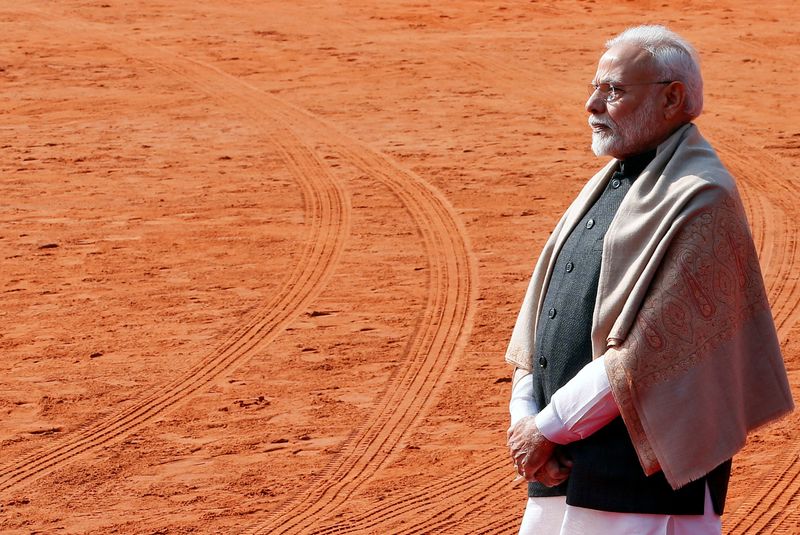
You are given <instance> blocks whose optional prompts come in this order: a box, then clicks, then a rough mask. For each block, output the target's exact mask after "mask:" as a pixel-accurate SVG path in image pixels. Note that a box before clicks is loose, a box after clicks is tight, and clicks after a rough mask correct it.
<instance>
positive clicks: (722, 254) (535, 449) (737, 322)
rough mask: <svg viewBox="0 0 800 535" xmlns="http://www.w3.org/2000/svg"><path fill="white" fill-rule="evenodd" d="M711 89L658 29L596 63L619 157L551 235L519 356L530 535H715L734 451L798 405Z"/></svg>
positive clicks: (593, 117)
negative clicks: (720, 153)
mask: <svg viewBox="0 0 800 535" xmlns="http://www.w3.org/2000/svg"><path fill="white" fill-rule="evenodd" d="M702 87H703V84H702V78H701V75H700V69H699V65H698V61H697V56H696V53H695V52H694V49H693V48H692V47H691V45H689V44H688V43H687V42H686V41H684V40H683V39H682V38H681V37H680V36H678V35H676V34H675V33H673V32H671V31H669V30H667V29H666V28H664V27H662V26H640V27H636V28H631V29H629V30H627V31H625V32H623V33H622V34H620V35H619V36H617V37H616V38H614V39H612V40H611V41H609V42H608V43H607V44H606V51H605V53H604V54H603V55H602V57H601V58H600V62H599V64H598V67H597V72H596V74H595V77H594V81H593V83H592V87H591V96H590V97H589V100H588V101H587V102H586V110H587V111H588V112H589V125H590V126H591V129H592V149H593V151H594V152H595V154H596V155H598V156H601V155H608V156H611V157H612V158H613V159H612V160H611V162H609V163H608V165H606V166H605V167H604V168H603V169H602V170H601V171H600V172H599V173H598V174H597V175H595V176H594V177H593V178H592V179H591V180H589V182H588V183H587V184H586V186H585V187H584V189H583V190H582V191H581V193H580V194H579V195H578V197H577V198H576V199H575V201H574V202H573V203H572V205H571V206H570V207H569V208H568V209H567V211H566V213H565V214H564V216H563V217H562V219H561V221H560V222H559V223H558V225H557V226H556V228H555V230H554V231H553V234H552V235H551V237H550V239H549V240H548V242H547V243H546V245H545V247H544V250H543V252H542V254H541V256H540V258H539V261H538V262H537V265H536V268H535V270H534V273H533V277H532V279H531V282H530V285H529V287H528V291H527V293H526V295H525V299H524V301H523V304H522V309H521V311H520V314H519V317H518V319H517V323H516V325H515V327H514V331H513V333H512V336H511V341H510V344H509V347H508V351H507V353H506V360H507V361H508V362H509V363H511V364H513V365H514V366H515V367H516V368H515V371H514V380H513V387H512V399H511V403H510V410H511V416H512V425H511V427H510V428H509V431H508V446H509V449H510V452H511V456H512V459H513V460H514V465H515V468H516V470H517V472H518V473H519V475H520V476H521V477H523V478H524V479H526V480H527V481H528V482H529V485H528V496H529V500H528V507H527V508H526V513H525V516H524V517H523V521H522V527H521V529H520V533H521V534H533V533H536V534H545V535H549V534H553V533H562V534H568V533H569V534H572V533H575V534H580V535H589V534H593V533H598V534H599V533H603V534H606V533H613V534H615V535H620V534H627V533H630V534H636V535H645V534H667V533H670V534H672V533H675V534H680V533H683V534H687V535H688V534H691V535H702V534H706V533H709V534H711V533H713V534H719V533H720V531H721V521H720V515H721V514H722V510H723V506H724V503H725V494H726V491H727V483H728V477H729V475H730V466H731V465H730V459H731V457H732V456H733V454H734V453H736V452H737V451H738V450H739V449H740V448H741V447H742V445H743V444H744V441H745V438H746V435H747V432H748V431H750V430H752V429H753V428H755V427H757V426H760V425H763V424H764V423H766V422H768V421H771V420H773V419H775V418H778V417H779V416H781V415H783V414H786V413H787V412H789V411H791V410H792V408H793V402H792V397H791V392H790V389H789V384H788V379H787V376H786V371H785V369H784V365H783V360H782V357H781V354H780V347H779V344H778V339H777V335H776V332H775V327H774V324H773V321H772V316H771V313H770V310H769V305H768V303H767V299H766V293H765V291H764V285H763V279H762V277H761V273H760V270H759V266H758V259H757V257H756V251H755V247H754V246H753V242H752V238H751V236H750V233H749V229H748V227H747V222H746V218H745V214H744V210H743V207H742V204H741V200H740V198H739V194H738V192H737V190H736V185H735V183H734V181H733V179H732V178H731V176H730V175H729V174H728V172H727V171H726V170H725V168H724V167H723V166H722V164H721V163H720V161H719V159H718V158H717V156H716V154H715V153H714V151H713V149H712V148H711V147H710V146H709V145H708V143H707V142H706V141H705V140H704V139H703V138H702V136H700V133H699V132H698V129H697V127H696V126H694V125H693V124H692V123H691V121H692V120H693V119H694V118H696V117H697V116H698V115H699V114H700V112H701V110H702V106H703V96H702ZM565 496H566V498H565Z"/></svg>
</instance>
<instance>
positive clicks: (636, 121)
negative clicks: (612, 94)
mask: <svg viewBox="0 0 800 535" xmlns="http://www.w3.org/2000/svg"><path fill="white" fill-rule="evenodd" d="M658 81H660V80H659V78H658V73H657V72H656V70H655V68H654V66H653V64H652V58H651V57H650V55H649V54H648V53H647V52H646V51H644V50H642V49H640V48H638V47H634V46H632V45H617V46H614V47H611V48H610V49H608V50H607V51H606V53H605V54H603V56H602V57H601V58H600V62H599V63H598V65H597V73H596V74H595V78H594V83H595V84H607V83H610V84H613V85H614V86H615V87H616V88H618V91H617V98H616V99H615V100H614V101H613V102H606V101H605V99H604V95H603V94H601V91H595V92H594V93H593V94H592V95H591V96H590V97H589V100H587V101H586V110H587V111H588V112H589V113H590V116H589V125H590V126H591V127H592V150H593V151H594V153H595V154H596V155H597V156H601V155H609V156H613V157H614V158H618V159H624V158H627V157H629V156H634V155H636V154H639V153H640V152H644V151H646V150H649V149H651V148H654V147H655V146H656V145H658V143H659V142H660V141H661V140H662V138H663V136H664V129H665V126H666V120H665V118H664V115H663V113H660V110H659V103H660V99H659V95H660V93H661V91H662V90H663V89H664V85H660V84H654V83H652V82H658ZM636 84H639V85H636Z"/></svg>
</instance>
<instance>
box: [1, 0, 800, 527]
mask: <svg viewBox="0 0 800 535" xmlns="http://www.w3.org/2000/svg"><path fill="white" fill-rule="evenodd" d="M137 4H138V5H137V6H136V7H130V6H129V4H128V3H124V2H114V1H112V0H108V3H101V2H95V1H83V2H77V1H66V2H47V1H44V0H34V1H31V2H25V3H24V4H23V5H24V7H20V5H18V4H17V3H13V2H2V4H0V30H1V31H2V35H4V36H5V37H4V46H3V49H2V54H1V55H0V79H2V84H3V88H4V90H3V94H4V97H5V98H3V99H2V102H1V103H0V114H1V116H2V124H0V129H2V133H3V135H2V140H0V141H1V145H2V159H1V160H0V165H2V184H3V191H2V198H1V200H0V218H2V225H0V255H2V258H3V262H2V276H1V277H0V283H2V292H3V299H2V301H0V319H2V328H0V369H1V370H2V375H1V376H0V410H1V411H2V414H3V418H2V421H0V446H1V447H2V449H1V450H0V451H2V467H0V530H2V531H3V533H194V532H197V533H276V534H278V533H280V534H289V533H320V534H322V533H334V532H335V533H459V534H466V533H508V534H510V533H515V530H516V526H517V523H518V520H519V517H520V515H521V511H522V508H523V505H524V500H525V497H524V489H523V487H521V486H518V487H515V486H512V484H511V479H512V475H513V474H512V468H511V466H510V465H509V463H508V461H507V458H506V451H505V447H504V440H505V428H506V426H507V415H506V404H507V396H508V389H509V384H508V382H506V379H507V377H508V376H509V369H508V367H507V366H506V365H505V364H504V363H503V359H502V356H503V352H504V350H505V344H506V340H507V339H508V336H509V334H510V330H511V327H512V325H513V322H514V319H515V316H516V312H517V310H518V307H519V304H520V302H521V299H522V295H523V292H524V289H525V286H526V283H527V279H528V276H529V274H530V271H531V269H532V266H533V262H534V260H535V258H536V255H537V254H538V252H539V249H540V248H541V246H542V244H543V242H544V240H545V238H546V237H547V235H548V233H549V232H550V230H551V228H552V226H553V224H554V223H555V221H556V219H557V217H558V216H559V215H560V213H561V211H562V210H563V209H564V207H565V206H566V204H567V203H568V202H569V201H570V199H571V198H572V196H573V195H574V194H575V193H576V192H577V190H578V189H579V188H580V187H581V185H582V183H583V182H584V181H585V180H586V179H587V178H588V177H589V176H591V174H592V173H593V172H594V170H596V169H597V168H598V167H599V166H601V165H602V163H603V162H602V161H601V160H598V159H596V158H594V157H593V156H592V154H591V152H590V150H589V131H588V127H587V125H586V113H585V112H584V110H583V102H584V100H585V98H586V92H585V89H584V88H585V86H586V84H587V82H588V81H590V79H591V77H592V75H593V73H594V69H595V65H596V61H597V59H598V56H599V54H600V51H601V48H602V44H603V42H604V41H605V40H606V39H607V38H609V37H610V36H612V35H614V34H615V33H617V32H619V31H620V30H622V29H623V28H625V27H626V26H629V25H633V24H637V23H642V22H661V23H666V24H668V25H670V26H671V27H672V28H673V29H675V30H677V31H678V32H680V33H682V34H684V35H685V36H686V37H687V38H689V39H690V40H691V41H692V42H694V43H695V44H696V46H697V48H698V50H699V51H700V53H701V57H702V58H703V60H704V74H705V79H706V111H705V114H704V115H703V116H702V117H701V118H700V119H699V121H698V124H699V126H700V128H701V130H702V131H703V133H704V134H705V135H706V137H708V138H709V139H710V141H711V142H712V143H713V144H714V146H715V147H716V148H717V149H718V151H719V153H720V155H721V157H722V159H723V160H724V161H725V162H726V164H727V165H728V166H729V167H730V169H731V170H732V172H733V173H734V175H735V176H737V178H738V180H739V183H740V187H741V190H742V195H743V197H744V199H745V203H746V205H747V209H748V214H749V217H750V220H751V224H752V227H753V232H754V236H755V238H756V242H757V245H758V247H759V252H760V255H761V261H762V266H763V269H764V272H765V277H766V281H767V285H768V288H769V295H770V299H771V302H772V305H773V312H774V315H775V318H776V323H777V325H778V327H779V334H780V337H781V342H782V344H783V349H784V353H785V358H786V362H787V367H788V369H789V372H790V376H791V380H792V384H793V387H794V388H795V392H797V388H798V385H800V345H799V344H800V336H798V335H800V332H799V331H798V328H799V327H798V321H797V320H798V317H800V312H798V295H799V294H800V285H798V283H797V281H798V274H799V273H800V248H798V243H797V236H798V228H799V227H800V208H798V207H799V206H800V202H799V201H800V193H798V191H797V179H798V167H799V166H800V161H799V160H798V154H800V113H798V110H797V106H796V100H797V88H798V87H800V64H799V63H798V58H800V32H799V31H798V28H799V27H800V16H798V11H797V9H796V6H795V5H794V2H792V1H790V0H785V1H774V2H764V3H760V4H758V5H755V4H753V3H752V2H744V1H724V0H723V1H714V2H711V1H698V2H685V1H678V2H673V3H669V4H668V3H666V2H664V3H662V2H651V1H644V2H630V1H619V2H612V3H599V2H595V1H594V0H565V1H563V2H558V3H551V2H528V3H502V2H494V1H477V0H458V1H454V2H445V3H423V2H399V1H386V2H366V1H363V0H361V1H347V2H342V3H337V2H323V1H321V0H318V1H316V2H314V1H308V2H306V1H299V2H255V1H250V2H246V1H232V2H179V1H176V2H169V3H162V2H152V1H149V2H141V3H137ZM799 418H800V417H798V416H797V415H792V416H791V417H789V418H786V419H784V420H782V421H780V422H777V423H774V424H772V425H770V426H768V427H766V428H764V429H762V430H760V431H759V432H757V433H755V434H754V435H753V436H752V437H751V439H750V441H749V442H748V445H747V447H746V448H745V449H744V450H743V451H742V452H741V454H739V455H738V456H737V457H736V459H735V468H734V479H733V482H732V488H731V491H730V496H729V500H728V513H727V514H726V521H725V525H726V532H727V533H798V532H800V516H799V513H798V511H800V460H798V454H800V446H799V445H798V432H797V427H798V419H799Z"/></svg>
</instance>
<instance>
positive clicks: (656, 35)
mask: <svg viewBox="0 0 800 535" xmlns="http://www.w3.org/2000/svg"><path fill="white" fill-rule="evenodd" d="M618 44H632V45H634V46H638V47H639V48H641V49H643V50H647V51H648V52H649V53H650V55H652V57H653V59H654V60H655V64H656V69H657V70H658V71H659V72H658V75H659V76H660V77H661V79H663V80H678V81H681V82H683V85H684V86H685V87H686V103H685V105H684V108H683V109H684V111H685V112H686V113H688V114H689V115H690V116H691V118H692V119H694V118H695V117H697V116H698V115H700V113H701V112H702V111H703V76H702V75H701V74H700V60H699V58H698V57H697V52H696V51H695V49H694V47H693V46H692V45H690V44H689V42H688V41H686V40H685V39H684V38H683V37H681V36H680V35H678V34H677V33H675V32H673V31H670V30H668V29H667V28H665V27H664V26H661V25H647V26H635V27H633V28H628V29H627V30H625V31H624V32H622V33H621V34H619V35H618V36H616V37H614V38H613V39H610V40H609V41H607V42H606V50H607V49H609V48H611V47H612V46H614V45H618Z"/></svg>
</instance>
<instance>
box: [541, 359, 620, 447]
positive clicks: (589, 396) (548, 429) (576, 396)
mask: <svg viewBox="0 0 800 535" xmlns="http://www.w3.org/2000/svg"><path fill="white" fill-rule="evenodd" d="M617 416H619V407H617V403H616V401H614V396H613V395H612V393H611V385H610V384H609V382H608V375H607V374H606V368H605V358H604V357H602V356H601V357H599V358H597V359H595V360H593V361H592V362H590V363H589V364H587V365H586V366H584V367H583V369H581V371H579V372H578V374H577V375H576V376H575V377H573V378H572V379H570V380H569V382H568V383H567V384H565V385H564V386H562V387H561V388H559V389H558V390H556V392H555V393H554V394H553V396H552V397H551V398H550V403H549V404H548V405H547V406H546V407H545V408H544V409H542V411H541V412H539V413H538V414H537V415H536V427H538V428H539V431H541V433H542V434H543V435H544V436H545V437H546V438H547V439H548V440H550V441H552V442H555V443H557V444H569V443H570V442H574V441H576V440H580V439H582V438H586V437H588V436H589V435H591V434H592V433H594V432H595V431H597V430H598V429H600V428H601V427H603V426H604V425H606V424H608V423H609V422H611V420H613V419H614V418H616V417H617Z"/></svg>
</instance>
